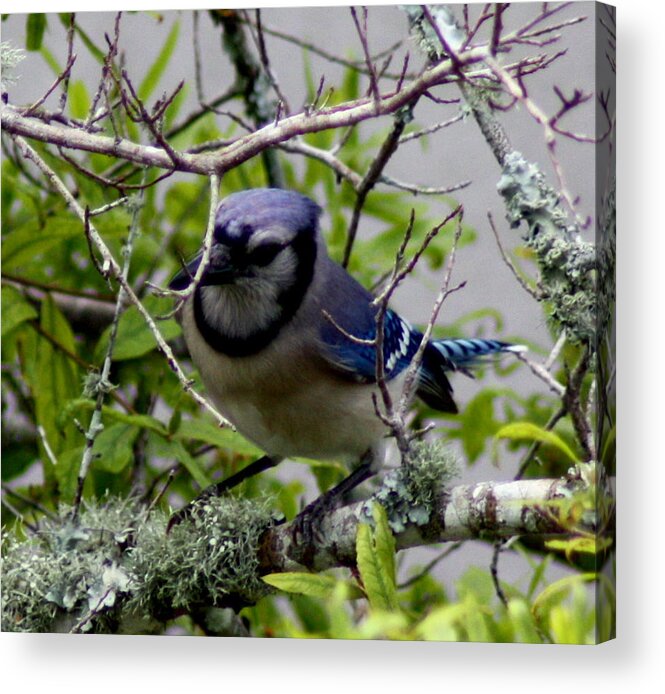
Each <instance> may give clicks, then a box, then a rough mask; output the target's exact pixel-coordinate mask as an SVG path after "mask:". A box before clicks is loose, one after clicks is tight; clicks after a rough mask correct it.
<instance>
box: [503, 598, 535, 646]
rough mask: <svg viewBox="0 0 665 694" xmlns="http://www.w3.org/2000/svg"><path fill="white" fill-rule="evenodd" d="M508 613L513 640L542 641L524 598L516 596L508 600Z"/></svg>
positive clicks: (523, 641)
mask: <svg viewBox="0 0 665 694" xmlns="http://www.w3.org/2000/svg"><path fill="white" fill-rule="evenodd" d="M508 614H509V615H510V621H511V625H512V627H513V629H514V630H515V633H514V640H515V641H517V642H518V643H542V639H541V638H540V636H539V635H538V630H537V629H536V623H535V621H534V619H533V615H532V614H531V611H530V610H529V606H528V605H527V604H526V602H525V601H524V600H521V599H516V598H515V599H512V600H509V601H508Z"/></svg>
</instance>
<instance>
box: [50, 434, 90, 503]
mask: <svg viewBox="0 0 665 694" xmlns="http://www.w3.org/2000/svg"><path fill="white" fill-rule="evenodd" d="M82 457H83V446H76V448H71V449H69V450H67V451H65V452H64V453H61V454H60V455H59V456H58V465H57V466H56V469H55V478H56V480H57V482H58V490H59V491H60V497H61V498H62V500H63V501H64V502H70V501H73V499H74V495H75V494H76V488H77V486H78V474H79V469H80V467H81V458H82Z"/></svg>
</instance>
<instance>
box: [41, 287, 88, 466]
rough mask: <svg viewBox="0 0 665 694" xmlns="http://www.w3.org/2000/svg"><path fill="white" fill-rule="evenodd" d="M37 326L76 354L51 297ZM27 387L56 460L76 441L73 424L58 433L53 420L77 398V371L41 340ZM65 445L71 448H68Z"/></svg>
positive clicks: (78, 379)
mask: <svg viewBox="0 0 665 694" xmlns="http://www.w3.org/2000/svg"><path fill="white" fill-rule="evenodd" d="M40 326H41V328H42V330H44V331H45V332H46V333H48V334H49V335H50V336H52V337H53V338H54V339H55V340H57V342H58V343H59V344H60V345H62V346H63V347H64V348H65V349H67V350H68V351H70V352H73V353H76V351H77V350H76V343H75V340H74V334H73V332H72V329H71V328H70V326H69V323H68V322H67V319H66V318H65V317H64V316H63V315H62V313H61V312H60V310H59V309H58V308H57V306H56V305H55V302H54V301H53V299H52V298H51V296H50V295H48V296H47V297H46V298H45V299H44V301H43V303H42V308H41V318H40ZM30 385H31V390H32V394H33V396H34V399H35V415H36V418H37V423H38V424H41V425H42V426H43V427H44V430H45V432H46V438H47V440H48V442H49V444H50V446H51V448H52V450H53V452H54V453H55V455H56V456H57V455H58V453H59V452H61V451H63V450H66V449H67V448H71V447H72V446H71V443H73V440H75V438H76V429H75V428H74V425H73V423H71V424H67V426H66V427H64V430H63V431H61V430H59V428H58V427H57V425H56V419H57V417H58V414H59V413H60V411H61V410H62V409H63V408H64V407H65V406H66V404H67V402H68V401H69V400H72V399H74V398H76V397H77V395H78V394H79V389H80V387H81V382H80V375H79V370H78V367H77V365H76V364H75V363H74V362H73V361H72V360H71V359H70V358H69V357H68V356H67V355H66V354H64V353H63V352H62V351H60V350H58V349H56V348H55V347H54V345H53V344H52V343H51V342H50V341H49V340H47V339H45V338H43V337H41V336H40V338H39V339H38V341H37V353H36V355H35V368H34V371H33V372H32V383H31V384H30ZM68 441H70V445H67V442H68ZM45 459H46V458H45Z"/></svg>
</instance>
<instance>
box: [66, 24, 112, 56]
mask: <svg viewBox="0 0 665 694" xmlns="http://www.w3.org/2000/svg"><path fill="white" fill-rule="evenodd" d="M74 26H75V31H76V33H77V34H78V35H79V37H80V38H81V41H83V44H84V45H85V47H86V48H87V49H88V50H89V51H90V53H92V55H93V56H94V58H95V60H96V61H97V62H98V63H101V64H102V65H103V64H104V61H105V60H106V53H105V52H104V51H102V50H101V49H100V48H98V47H97V46H96V45H95V43H94V41H93V40H92V39H91V38H90V37H89V36H88V34H86V33H85V31H83V29H81V27H80V25H79V24H75V25H74Z"/></svg>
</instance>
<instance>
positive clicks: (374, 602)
mask: <svg viewBox="0 0 665 694" xmlns="http://www.w3.org/2000/svg"><path fill="white" fill-rule="evenodd" d="M381 542H382V543H383V542H385V540H382V541H381ZM384 552H385V546H384V548H383V551H377V546H376V534H373V533H372V529H371V528H370V526H369V524H367V523H360V525H359V526H358V534H357V536H356V557H357V562H358V569H359V571H360V576H361V578H362V581H363V585H364V586H365V592H366V593H367V598H368V600H369V603H370V605H371V606H372V607H373V608H374V609H380V610H388V611H390V610H396V609H398V604H397V587H396V585H395V579H394V576H391V575H390V566H386V562H385V554H384ZM393 561H394V559H393Z"/></svg>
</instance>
